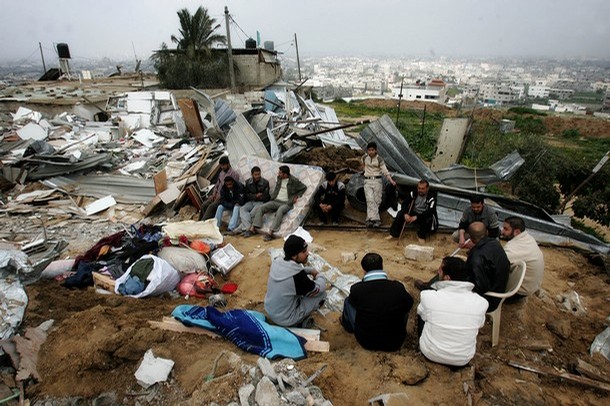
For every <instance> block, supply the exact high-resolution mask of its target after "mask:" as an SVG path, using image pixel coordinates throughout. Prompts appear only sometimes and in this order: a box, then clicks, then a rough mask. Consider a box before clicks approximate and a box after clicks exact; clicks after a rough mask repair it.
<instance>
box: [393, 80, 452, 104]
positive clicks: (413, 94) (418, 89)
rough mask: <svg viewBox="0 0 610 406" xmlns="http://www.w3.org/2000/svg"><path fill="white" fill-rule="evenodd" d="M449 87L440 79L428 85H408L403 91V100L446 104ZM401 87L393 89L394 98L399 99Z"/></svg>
mask: <svg viewBox="0 0 610 406" xmlns="http://www.w3.org/2000/svg"><path fill="white" fill-rule="evenodd" d="M446 93H447V85H446V84H445V82H443V81H442V80H440V79H433V80H431V81H430V82H428V83H427V84H426V85H408V86H404V87H403V89H402V96H403V100H407V101H416V100H421V101H429V102H434V103H440V104H443V103H445V96H446ZM399 94H400V87H394V88H393V89H392V97H393V98H395V99H397V98H398V95H399Z"/></svg>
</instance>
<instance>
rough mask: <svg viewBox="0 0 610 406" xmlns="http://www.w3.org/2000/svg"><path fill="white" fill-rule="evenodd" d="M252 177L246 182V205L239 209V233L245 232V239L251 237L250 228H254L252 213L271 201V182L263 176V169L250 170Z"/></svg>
mask: <svg viewBox="0 0 610 406" xmlns="http://www.w3.org/2000/svg"><path fill="white" fill-rule="evenodd" d="M250 173H251V174H252V177H251V178H250V179H248V180H247V181H246V203H245V204H244V205H243V206H241V208H240V209H239V219H240V222H241V226H240V229H239V230H238V231H239V232H243V234H242V235H243V236H244V237H250V236H251V235H252V234H251V233H250V231H249V230H250V227H252V213H253V212H254V209H256V208H257V207H258V206H260V205H262V204H263V203H266V202H268V201H269V199H271V195H270V194H269V181H268V180H267V179H265V178H263V177H262V176H261V168H259V167H258V166H254V167H252V169H251V170H250Z"/></svg>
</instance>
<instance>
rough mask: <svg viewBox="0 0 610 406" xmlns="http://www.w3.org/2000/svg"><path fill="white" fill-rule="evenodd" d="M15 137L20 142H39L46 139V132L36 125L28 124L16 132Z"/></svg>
mask: <svg viewBox="0 0 610 406" xmlns="http://www.w3.org/2000/svg"><path fill="white" fill-rule="evenodd" d="M17 135H18V136H19V138H21V139H22V140H35V141H40V140H44V139H45V138H47V130H45V129H44V128H42V127H41V126H39V125H38V124H34V123H29V124H26V125H25V126H24V127H22V128H20V129H18V130H17Z"/></svg>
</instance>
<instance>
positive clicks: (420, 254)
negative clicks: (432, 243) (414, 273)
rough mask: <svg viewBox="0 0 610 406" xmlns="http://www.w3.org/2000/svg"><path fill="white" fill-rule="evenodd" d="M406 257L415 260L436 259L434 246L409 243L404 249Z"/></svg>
mask: <svg viewBox="0 0 610 406" xmlns="http://www.w3.org/2000/svg"><path fill="white" fill-rule="evenodd" d="M404 255H405V258H407V259H411V260H414V261H420V262H424V261H432V260H433V259H434V247H424V246H421V245H417V244H409V245H407V246H406V247H405V250H404Z"/></svg>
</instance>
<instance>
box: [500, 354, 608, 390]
mask: <svg viewBox="0 0 610 406" xmlns="http://www.w3.org/2000/svg"><path fill="white" fill-rule="evenodd" d="M508 365H510V366H511V367H514V368H517V369H523V370H524V371H529V372H534V373H536V374H542V375H545V376H552V377H555V378H561V379H565V380H566V381H570V382H574V383H579V384H581V385H584V386H588V387H590V388H595V389H600V390H604V391H607V392H610V384H607V383H605V382H600V381H596V380H594V379H589V378H586V377H584V376H580V375H574V374H571V373H569V372H556V371H555V370H551V369H547V368H545V369H541V368H540V367H536V366H532V365H529V364H526V363H522V362H517V361H509V362H508Z"/></svg>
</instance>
